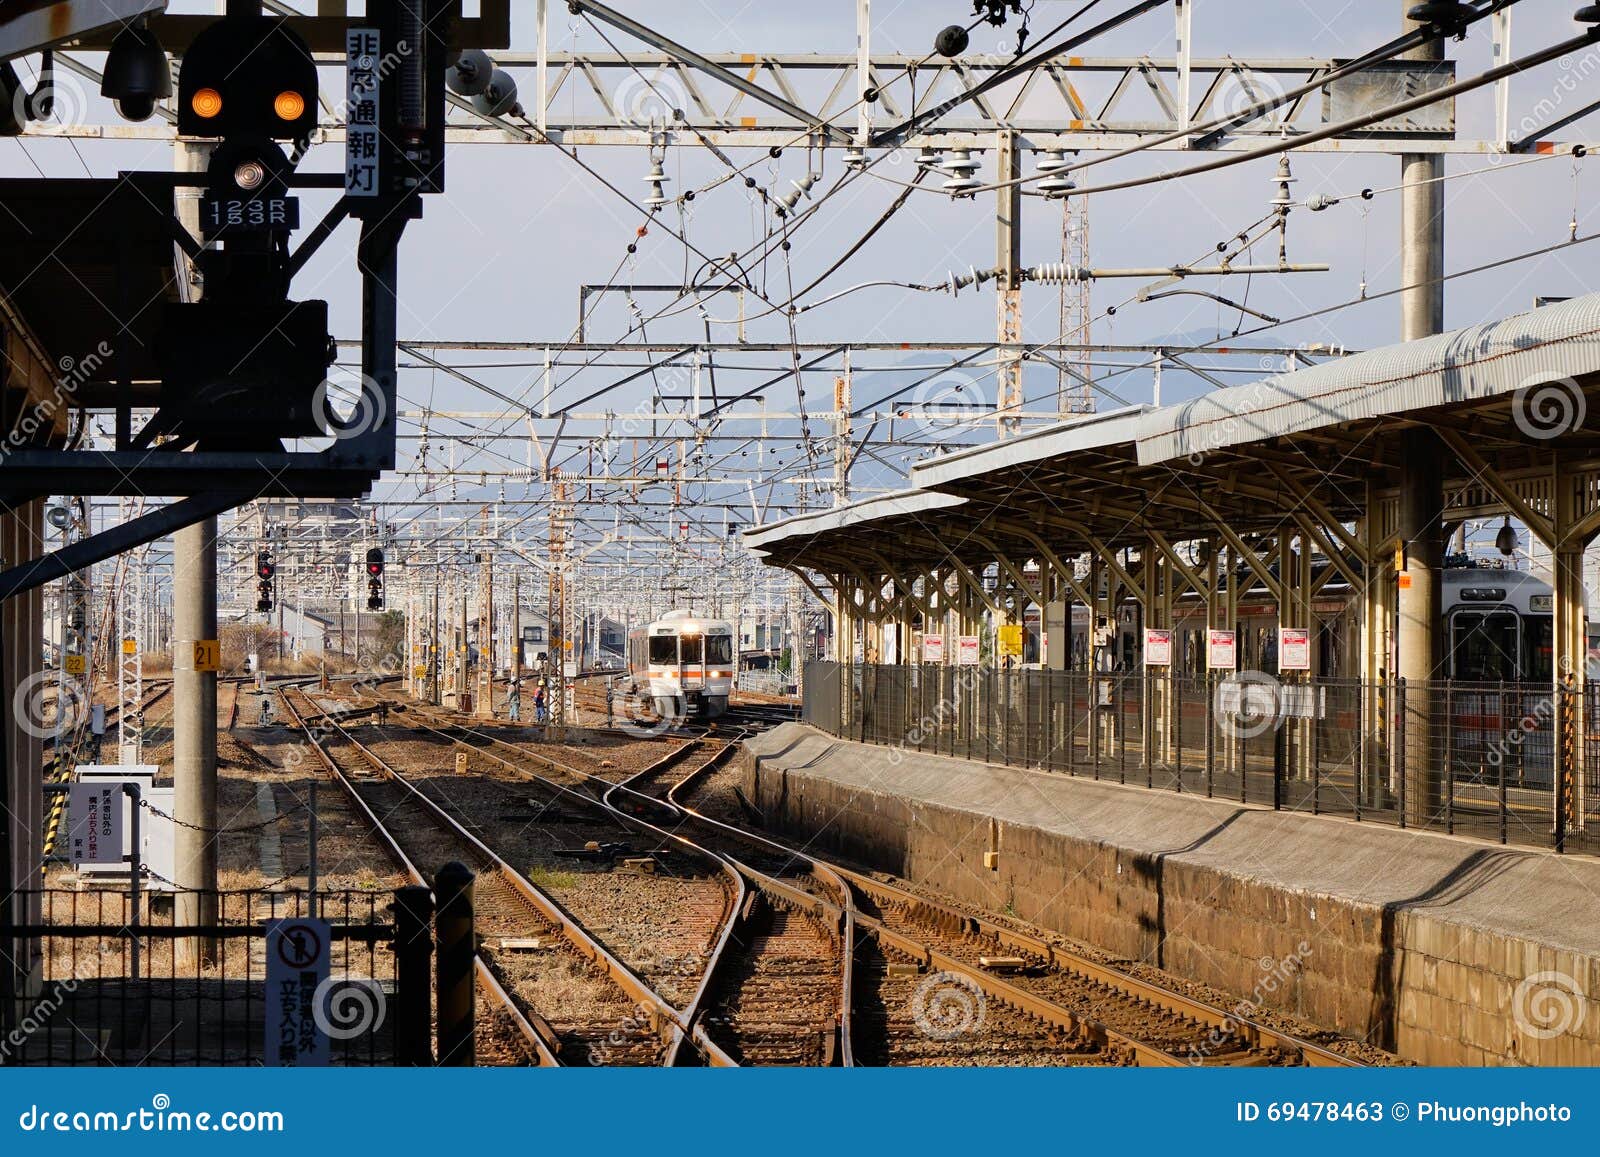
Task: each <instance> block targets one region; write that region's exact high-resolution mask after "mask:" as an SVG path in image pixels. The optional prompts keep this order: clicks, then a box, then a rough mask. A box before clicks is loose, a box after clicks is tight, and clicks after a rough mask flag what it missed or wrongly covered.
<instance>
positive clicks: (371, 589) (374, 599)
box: [367, 546, 383, 611]
mask: <svg viewBox="0 0 1600 1157" xmlns="http://www.w3.org/2000/svg"><path fill="white" fill-rule="evenodd" d="M367 610H369V611H381V610H383V551H382V550H381V549H380V548H378V547H376V546H374V547H372V548H370V549H369V550H368V551H367Z"/></svg>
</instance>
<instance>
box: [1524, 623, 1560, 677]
mask: <svg viewBox="0 0 1600 1157" xmlns="http://www.w3.org/2000/svg"><path fill="white" fill-rule="evenodd" d="M1555 639H1556V631H1555V620H1554V619H1552V618H1549V617H1548V616H1543V615H1529V616H1528V617H1527V618H1525V619H1523V620H1522V679H1523V681H1524V682H1526V683H1548V682H1550V680H1551V679H1553V678H1554V677H1555Z"/></svg>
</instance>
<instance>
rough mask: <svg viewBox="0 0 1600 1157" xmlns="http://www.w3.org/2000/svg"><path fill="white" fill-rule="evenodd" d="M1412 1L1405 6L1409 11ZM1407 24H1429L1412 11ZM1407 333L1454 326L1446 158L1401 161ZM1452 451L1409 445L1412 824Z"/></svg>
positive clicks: (1404, 532)
mask: <svg viewBox="0 0 1600 1157" xmlns="http://www.w3.org/2000/svg"><path fill="white" fill-rule="evenodd" d="M1411 6H1412V5H1411V0H1404V3H1402V5H1401V12H1402V16H1403V14H1404V12H1405V11H1406V10H1407V9H1409V8H1410V7H1411ZM1401 23H1402V30H1403V31H1406V32H1409V31H1411V30H1412V29H1414V28H1417V27H1420V25H1419V24H1418V23H1417V22H1416V21H1414V20H1411V19H1410V18H1408V17H1404V16H1403V19H1402V22H1401ZM1404 58H1405V59H1407V60H1426V61H1434V60H1442V59H1444V41H1443V40H1442V39H1435V40H1430V41H1428V42H1427V43H1425V44H1422V45H1420V46H1418V47H1417V48H1414V49H1411V50H1410V51H1409V52H1407V53H1406V54H1405V57H1404ZM1400 176H1401V181H1402V183H1403V184H1404V186H1405V187H1404V188H1403V189H1402V190H1401V193H1400V198H1401V201H1400V283H1401V284H1402V285H1406V286H1410V287H1412V288H1409V289H1406V290H1404V291H1403V292H1402V293H1401V295H1400V330H1401V333H1400V336H1401V339H1402V340H1404V341H1417V340H1419V339H1421V338H1425V337H1429V336H1431V335H1433V334H1436V333H1441V332H1443V330H1444V281H1443V278H1444V183H1443V181H1442V180H1441V178H1442V177H1443V176H1444V157H1443V156H1442V155H1440V154H1427V153H1406V154H1403V155H1402V156H1401V158H1400ZM1443 512H1444V451H1443V447H1442V445H1441V444H1440V442H1439V438H1438V436H1437V435H1436V434H1435V433H1434V432H1433V431H1432V430H1430V429H1428V428H1426V427H1422V426H1418V427H1416V428H1413V429H1409V430H1406V431H1404V432H1403V433H1402V434H1401V443H1400V504H1399V532H1400V534H1399V537H1400V542H1399V544H1398V550H1397V552H1396V562H1397V569H1398V572H1399V573H1398V574H1397V576H1396V581H1397V583H1398V587H1399V589H1398V592H1397V594H1398V600H1399V602H1398V605H1399V627H1398V638H1397V640H1396V644H1397V645H1396V651H1397V662H1396V668H1397V670H1396V674H1397V675H1398V676H1399V677H1400V678H1401V679H1404V680H1405V683H1406V694H1405V712H1404V716H1403V718H1402V719H1401V724H1400V725H1401V726H1402V727H1403V728H1404V729H1405V735H1404V739H1405V745H1404V751H1405V765H1404V766H1403V767H1401V768H1398V769H1397V772H1398V774H1399V775H1401V776H1403V777H1404V785H1405V793H1406V795H1405V799H1406V817H1405V818H1406V822H1407V823H1417V824H1420V823H1423V822H1425V821H1427V820H1428V819H1429V818H1430V817H1431V816H1432V815H1433V813H1434V812H1435V811H1436V810H1437V802H1438V798H1439V789H1440V784H1441V776H1440V765H1439V759H1438V758H1437V756H1438V754H1439V751H1438V747H1439V745H1438V737H1437V735H1436V734H1435V730H1434V726H1433V715H1434V710H1433V708H1434V704H1433V702H1432V698H1433V696H1432V684H1433V680H1434V679H1436V678H1437V677H1438V672H1439V664H1438V657H1439V652H1440V647H1439V634H1440V631H1439V626H1440V618H1441V616H1442V613H1443V605H1442V600H1441V597H1440V587H1441V584H1442V581H1443V576H1442V575H1441V574H1440V573H1439V572H1440V569H1441V567H1442V565H1443V561H1444V543H1443V535H1442V530H1441V522H1440V518H1441V516H1442V514H1443Z"/></svg>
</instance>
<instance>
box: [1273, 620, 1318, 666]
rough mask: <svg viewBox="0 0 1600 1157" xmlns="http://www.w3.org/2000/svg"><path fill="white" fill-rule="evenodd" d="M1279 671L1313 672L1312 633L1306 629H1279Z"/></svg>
mask: <svg viewBox="0 0 1600 1157" xmlns="http://www.w3.org/2000/svg"><path fill="white" fill-rule="evenodd" d="M1278 670H1280V671H1309V670H1311V632H1310V631H1308V630H1307V629H1306V628H1304V627H1279V628H1278Z"/></svg>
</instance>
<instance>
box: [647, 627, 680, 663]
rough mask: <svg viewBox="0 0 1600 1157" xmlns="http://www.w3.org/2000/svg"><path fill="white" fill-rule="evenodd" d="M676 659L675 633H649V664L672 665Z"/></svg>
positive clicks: (676, 644) (676, 640) (676, 643)
mask: <svg viewBox="0 0 1600 1157" xmlns="http://www.w3.org/2000/svg"><path fill="white" fill-rule="evenodd" d="M677 661H678V639H677V636H676V635H651V636H650V664H651V666H655V667H661V666H668V667H670V666H673V665H674V664H676V663H677Z"/></svg>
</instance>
